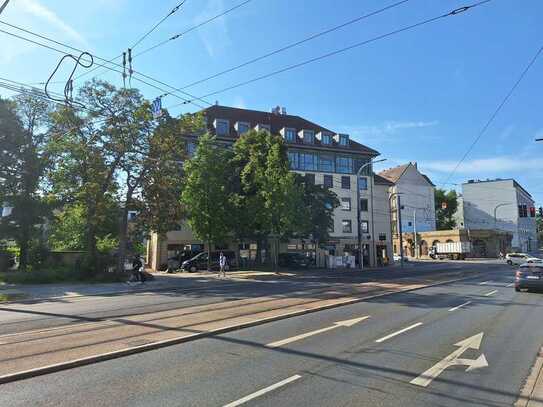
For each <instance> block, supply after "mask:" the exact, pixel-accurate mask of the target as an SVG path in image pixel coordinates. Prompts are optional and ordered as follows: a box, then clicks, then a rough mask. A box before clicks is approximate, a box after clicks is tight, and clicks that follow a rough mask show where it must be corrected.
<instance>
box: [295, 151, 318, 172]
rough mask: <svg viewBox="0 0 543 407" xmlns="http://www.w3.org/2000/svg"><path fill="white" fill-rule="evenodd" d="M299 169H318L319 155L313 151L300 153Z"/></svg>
mask: <svg viewBox="0 0 543 407" xmlns="http://www.w3.org/2000/svg"><path fill="white" fill-rule="evenodd" d="M299 169H300V170H309V171H317V155H316V154H313V153H300V154H299Z"/></svg>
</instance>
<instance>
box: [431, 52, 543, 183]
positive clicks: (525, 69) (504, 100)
mask: <svg viewBox="0 0 543 407" xmlns="http://www.w3.org/2000/svg"><path fill="white" fill-rule="evenodd" d="M542 52H543V45H542V46H541V47H540V48H539V49H538V50H537V52H536V53H535V55H534V56H533V57H532V58H531V59H530V62H529V63H528V65H526V67H525V68H524V70H523V71H522V73H521V74H520V76H519V77H518V79H517V80H516V82H515V83H514V85H513V86H512V87H511V89H509V92H507V94H506V95H505V97H504V98H503V99H502V101H501V102H500V103H499V105H498V106H497V107H496V109H495V110H494V112H493V113H492V114H491V115H490V118H489V119H488V120H487V121H486V123H485V125H484V126H483V128H482V129H481V131H479V133H478V134H477V136H476V137H475V139H474V140H473V142H472V143H471V144H470V146H469V147H468V149H467V150H466V152H465V153H464V155H463V156H462V158H460V160H459V161H458V163H456V165H455V166H454V168H453V170H452V171H451V172H450V173H449V175H448V176H447V178H446V179H445V182H443V183H442V184H448V183H449V180H450V179H451V177H452V176H453V175H454V174H455V173H456V171H457V170H458V168H459V167H460V165H461V164H462V163H463V162H464V160H465V159H466V158H467V157H468V155H469V153H471V151H472V150H473V148H474V147H475V145H476V144H477V142H478V141H479V140H480V139H481V137H482V136H483V135H484V134H485V132H486V131H487V130H488V128H489V126H490V124H492V122H493V121H494V119H495V118H496V116H497V115H498V113H499V112H500V111H501V109H502V108H503V106H504V105H505V104H506V103H507V101H508V100H509V98H510V97H511V95H512V94H513V92H514V91H515V89H516V88H517V87H518V86H519V85H520V83H521V82H522V80H523V79H524V77H525V76H526V74H527V73H528V71H529V70H530V68H531V67H532V65H534V64H535V62H536V61H537V59H538V58H539V56H540V55H541V53H542Z"/></svg>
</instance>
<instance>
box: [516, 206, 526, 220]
mask: <svg viewBox="0 0 543 407" xmlns="http://www.w3.org/2000/svg"><path fill="white" fill-rule="evenodd" d="M518 216H519V217H520V218H527V217H528V207H527V206H526V205H519V206H518Z"/></svg>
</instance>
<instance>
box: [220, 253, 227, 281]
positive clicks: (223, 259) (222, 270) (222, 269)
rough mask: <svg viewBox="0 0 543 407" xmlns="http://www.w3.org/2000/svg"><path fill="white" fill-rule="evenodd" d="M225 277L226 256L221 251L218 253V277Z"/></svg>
mask: <svg viewBox="0 0 543 407" xmlns="http://www.w3.org/2000/svg"><path fill="white" fill-rule="evenodd" d="M221 275H222V277H226V256H225V255H224V253H223V252H221V254H220V255H219V277H221Z"/></svg>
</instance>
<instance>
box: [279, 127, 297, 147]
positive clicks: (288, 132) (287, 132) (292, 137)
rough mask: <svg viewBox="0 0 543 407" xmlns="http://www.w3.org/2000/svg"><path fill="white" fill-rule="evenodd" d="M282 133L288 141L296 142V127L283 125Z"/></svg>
mask: <svg viewBox="0 0 543 407" xmlns="http://www.w3.org/2000/svg"><path fill="white" fill-rule="evenodd" d="M280 133H281V135H282V136H283V138H284V139H285V141H286V142H287V143H294V142H295V141H296V129H292V128H290V127H283V128H282V129H281V132H280Z"/></svg>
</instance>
